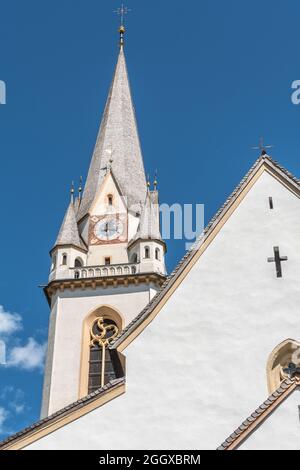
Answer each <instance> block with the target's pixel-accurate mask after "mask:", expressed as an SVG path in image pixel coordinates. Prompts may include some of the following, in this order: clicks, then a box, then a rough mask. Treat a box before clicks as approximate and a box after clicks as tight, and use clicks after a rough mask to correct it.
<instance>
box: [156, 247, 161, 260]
mask: <svg viewBox="0 0 300 470" xmlns="http://www.w3.org/2000/svg"><path fill="white" fill-rule="evenodd" d="M155 259H157V260H158V261H160V249H159V248H155Z"/></svg>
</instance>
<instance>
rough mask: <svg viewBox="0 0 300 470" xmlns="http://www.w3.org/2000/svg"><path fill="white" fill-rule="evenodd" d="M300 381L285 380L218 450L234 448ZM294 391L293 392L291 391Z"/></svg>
mask: <svg viewBox="0 0 300 470" xmlns="http://www.w3.org/2000/svg"><path fill="white" fill-rule="evenodd" d="M299 385H300V382H299V379H297V378H296V379H285V380H284V381H283V382H282V383H281V384H280V386H279V387H278V388H277V389H276V390H275V391H274V392H273V393H272V394H271V395H269V397H268V398H267V399H266V400H265V401H264V402H263V403H262V404H261V405H260V406H259V407H258V408H256V410H255V411H254V412H253V413H251V415H250V416H248V418H247V419H245V421H243V422H242V424H241V425H240V426H239V427H238V428H237V429H236V430H235V431H233V433H232V434H230V436H229V437H228V438H227V439H225V441H224V442H223V443H222V444H221V445H220V446H219V447H218V448H217V450H226V449H228V447H229V446H232V445H233V444H234V442H235V441H236V440H237V439H238V438H239V437H241V436H242V434H244V433H245V432H246V431H247V430H248V429H249V428H250V426H252V425H253V424H254V423H255V422H256V421H257V420H258V418H260V417H261V416H262V415H263V414H264V413H266V412H267V411H270V408H271V407H272V408H273V407H274V405H275V404H276V402H277V401H278V400H279V398H280V397H282V395H283V394H284V393H285V392H286V391H287V390H289V389H290V388H291V387H292V386H299ZM291 391H292V390H291Z"/></svg>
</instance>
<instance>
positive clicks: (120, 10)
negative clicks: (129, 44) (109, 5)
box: [114, 3, 131, 49]
mask: <svg viewBox="0 0 300 470" xmlns="http://www.w3.org/2000/svg"><path fill="white" fill-rule="evenodd" d="M130 11H131V10H130V9H129V8H127V7H126V6H125V5H124V3H122V5H121V7H120V8H118V9H117V10H114V13H117V15H120V28H119V33H120V42H119V45H120V48H121V49H122V48H123V46H124V34H125V26H124V22H125V15H127V14H128V13H129V12H130Z"/></svg>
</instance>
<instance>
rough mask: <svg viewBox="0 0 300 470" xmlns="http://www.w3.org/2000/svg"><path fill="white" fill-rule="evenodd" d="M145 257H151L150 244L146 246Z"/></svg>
mask: <svg viewBox="0 0 300 470" xmlns="http://www.w3.org/2000/svg"><path fill="white" fill-rule="evenodd" d="M145 258H146V259H149V258H150V248H149V246H146V247H145Z"/></svg>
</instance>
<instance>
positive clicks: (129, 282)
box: [42, 26, 166, 417]
mask: <svg viewBox="0 0 300 470" xmlns="http://www.w3.org/2000/svg"><path fill="white" fill-rule="evenodd" d="M124 33H125V28H124V27H123V26H121V28H120V52H119V57H118V60H117V65H116V69H115V73H114V77H113V80H112V84H111V87H110V91H109V95H108V99H107V103H106V106H105V110H104V114H103V118H102V122H101V126H100V130H99V134H98V137H97V141H96V146H95V149H94V153H93V156H92V159H91V163H90V167H89V171H88V175H87V179H86V183H85V187H84V191H83V193H82V190H81V188H80V190H79V196H78V197H75V195H74V189H73V188H72V191H71V201H70V204H69V206H68V208H67V211H66V214H65V217H64V220H63V223H62V226H61V228H60V231H59V233H58V237H57V240H56V242H55V244H54V247H53V248H52V250H51V252H50V254H51V259H52V262H51V270H50V276H49V283H48V285H47V286H46V288H45V293H46V296H47V299H48V302H49V304H50V307H51V314H50V324H49V338H48V351H47V360H46V368H45V378H44V390H43V403H42V417H45V416H48V415H50V414H52V413H54V412H55V411H57V410H59V409H61V408H63V407H64V406H66V405H69V404H70V403H72V402H74V401H76V400H78V399H79V398H81V397H83V396H86V395H88V394H89V393H91V392H93V391H94V390H97V389H98V388H100V387H101V386H103V385H105V384H106V383H107V382H109V381H110V380H112V379H115V378H118V377H120V376H123V375H124V363H123V362H124V361H123V358H120V357H117V356H116V355H114V357H113V352H111V351H110V350H108V348H107V346H108V345H109V342H110V341H111V340H112V339H114V338H115V337H116V336H117V335H118V334H120V333H121V331H122V330H123V329H124V328H125V327H126V326H127V325H128V324H129V323H130V322H131V321H132V320H133V319H134V318H135V317H136V315H137V314H138V313H139V312H140V311H141V310H142V309H143V308H144V307H145V306H146V305H147V304H148V303H149V301H150V300H151V299H152V297H153V296H154V295H155V294H156V292H157V290H158V289H159V288H160V286H161V285H162V283H163V282H164V280H165V275H166V268H165V263H164V255H165V248H166V247H165V243H164V241H163V240H162V238H161V234H160V224H159V208H158V192H157V189H156V184H155V187H154V190H153V191H152V190H150V185H149V183H148V184H147V183H146V178H145V171H144V164H143V157H142V152H141V147H140V142H139V136H138V130H137V124H136V118H135V112H134V106H133V103H132V98H131V93H130V86H129V81H128V75H127V68H126V61H125V55H124ZM81 193H82V194H81Z"/></svg>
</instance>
